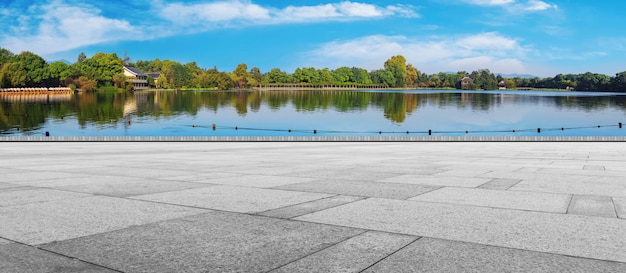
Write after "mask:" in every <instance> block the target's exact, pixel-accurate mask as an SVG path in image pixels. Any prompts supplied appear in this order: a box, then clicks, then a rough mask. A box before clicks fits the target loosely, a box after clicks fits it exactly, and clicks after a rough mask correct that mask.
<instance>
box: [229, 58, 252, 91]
mask: <svg viewBox="0 0 626 273" xmlns="http://www.w3.org/2000/svg"><path fill="white" fill-rule="evenodd" d="M231 75H232V76H231V79H232V80H233V82H235V87H236V88H247V87H248V65H246V64H244V63H242V64H239V65H237V68H235V70H234V71H233V73H232V74H231Z"/></svg>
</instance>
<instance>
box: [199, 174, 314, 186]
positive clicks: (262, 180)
mask: <svg viewBox="0 0 626 273" xmlns="http://www.w3.org/2000/svg"><path fill="white" fill-rule="evenodd" d="M313 180H315V178H305V177H289V176H276V175H243V176H234V177H224V178H215V179H211V180H209V181H207V182H209V183H212V184H221V185H230V186H242V187H256V188H271V187H276V186H282V185H288V184H295V183H302V182H309V181H313Z"/></svg>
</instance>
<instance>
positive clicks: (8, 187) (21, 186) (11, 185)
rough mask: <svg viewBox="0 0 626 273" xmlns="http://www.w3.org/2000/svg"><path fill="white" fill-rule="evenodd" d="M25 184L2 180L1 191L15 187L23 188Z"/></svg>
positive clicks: (0, 183)
mask: <svg viewBox="0 0 626 273" xmlns="http://www.w3.org/2000/svg"><path fill="white" fill-rule="evenodd" d="M23 187H24V185H19V184H11V183H4V182H0V191H2V190H6V189H13V188H23Z"/></svg>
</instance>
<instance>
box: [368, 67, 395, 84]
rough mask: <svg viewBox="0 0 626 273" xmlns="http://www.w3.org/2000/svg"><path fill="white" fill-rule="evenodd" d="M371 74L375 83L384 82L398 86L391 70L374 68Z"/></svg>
mask: <svg viewBox="0 0 626 273" xmlns="http://www.w3.org/2000/svg"><path fill="white" fill-rule="evenodd" d="M370 75H371V78H372V82H373V83H379V84H384V85H385V86H387V87H393V86H396V78H395V77H394V75H393V73H391V72H390V71H389V70H385V69H380V70H374V71H372V72H371V74H370Z"/></svg>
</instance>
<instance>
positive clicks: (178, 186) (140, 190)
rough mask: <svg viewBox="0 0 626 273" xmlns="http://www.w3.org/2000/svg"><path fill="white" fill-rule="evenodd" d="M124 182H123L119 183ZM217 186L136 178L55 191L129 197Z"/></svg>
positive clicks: (100, 181)
mask: <svg viewBox="0 0 626 273" xmlns="http://www.w3.org/2000/svg"><path fill="white" fill-rule="evenodd" d="M119 180H122V181H119ZM211 186H216V185H215V184H207V183H189V182H177V181H163V180H156V179H146V178H134V179H132V178H131V179H123V178H122V179H117V180H99V181H92V182H91V183H89V184H80V185H73V186H63V187H55V189H59V190H65V191H73V192H83V193H91V194H97V195H106V196H115V197H129V196H136V195H145V194H152V193H160V192H169V191H175V190H184V189H194V188H202V187H211Z"/></svg>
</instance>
